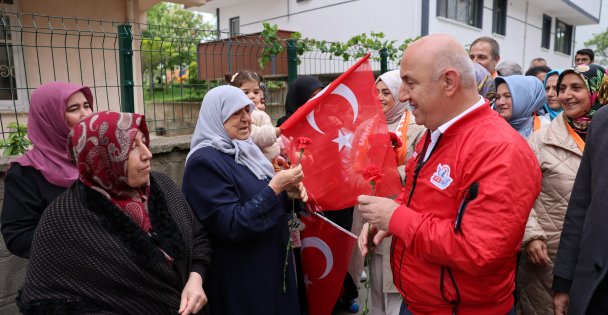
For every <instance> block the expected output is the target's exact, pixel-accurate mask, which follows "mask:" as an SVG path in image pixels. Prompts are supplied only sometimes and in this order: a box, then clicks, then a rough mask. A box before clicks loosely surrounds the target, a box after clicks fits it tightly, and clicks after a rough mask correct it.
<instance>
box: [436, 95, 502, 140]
mask: <svg viewBox="0 0 608 315" xmlns="http://www.w3.org/2000/svg"><path fill="white" fill-rule="evenodd" d="M494 116H496V117H498V113H496V112H495V111H494V110H492V108H490V104H489V103H488V101H487V100H485V103H484V105H482V106H480V107H478V108H475V109H474V110H472V111H471V112H469V113H467V114H466V115H465V116H463V117H461V118H460V119H458V120H457V121H456V122H454V124H453V125H451V126H450V127H449V128H448V129H447V130H446V131H445V132H444V133H443V135H444V136H449V135H452V134H456V133H458V132H459V130H460V129H462V128H463V127H466V126H472V125H475V124H478V123H481V122H482V121H484V120H487V119H489V118H492V117H494ZM499 118H500V117H499ZM500 119H502V118H500ZM502 120H503V121H504V123H505V124H506V123H507V122H506V120H504V119H502Z"/></svg>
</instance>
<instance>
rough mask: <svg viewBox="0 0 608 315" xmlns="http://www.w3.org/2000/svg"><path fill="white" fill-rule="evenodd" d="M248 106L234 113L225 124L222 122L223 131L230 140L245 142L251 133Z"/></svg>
mask: <svg viewBox="0 0 608 315" xmlns="http://www.w3.org/2000/svg"><path fill="white" fill-rule="evenodd" d="M249 111H250V109H249V105H246V106H245V107H243V108H241V109H240V110H238V111H236V112H234V114H232V115H231V116H230V117H228V119H227V120H226V122H224V129H226V133H227V134H228V137H230V139H236V140H247V139H249V134H250V133H251V113H250V112H249Z"/></svg>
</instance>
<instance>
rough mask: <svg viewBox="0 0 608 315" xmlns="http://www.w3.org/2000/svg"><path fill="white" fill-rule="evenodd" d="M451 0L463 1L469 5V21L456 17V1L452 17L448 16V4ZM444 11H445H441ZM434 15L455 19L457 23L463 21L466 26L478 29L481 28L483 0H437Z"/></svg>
mask: <svg viewBox="0 0 608 315" xmlns="http://www.w3.org/2000/svg"><path fill="white" fill-rule="evenodd" d="M453 1H463V2H466V4H468V6H469V10H470V12H469V16H468V17H469V19H472V20H469V21H462V20H459V19H458V8H459V6H458V3H456V5H455V9H456V10H455V13H454V16H453V17H450V13H449V11H450V10H449V7H450V6H449V4H450V2H453ZM443 11H445V12H443ZM436 15H437V16H438V17H442V18H445V19H449V20H452V21H456V22H458V23H463V24H465V25H468V26H472V27H475V28H478V29H482V28H483V0H437V12H436Z"/></svg>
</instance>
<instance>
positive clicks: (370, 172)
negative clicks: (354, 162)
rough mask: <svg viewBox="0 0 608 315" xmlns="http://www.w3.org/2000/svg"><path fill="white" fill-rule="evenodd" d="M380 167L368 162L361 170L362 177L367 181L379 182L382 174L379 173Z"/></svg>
mask: <svg viewBox="0 0 608 315" xmlns="http://www.w3.org/2000/svg"><path fill="white" fill-rule="evenodd" d="M381 172H382V169H380V168H379V167H378V165H376V164H370V165H368V166H367V167H366V168H365V169H364V170H363V178H365V180H366V181H368V182H370V183H371V182H374V183H379V182H381V181H382V178H383V177H384V174H382V173H381Z"/></svg>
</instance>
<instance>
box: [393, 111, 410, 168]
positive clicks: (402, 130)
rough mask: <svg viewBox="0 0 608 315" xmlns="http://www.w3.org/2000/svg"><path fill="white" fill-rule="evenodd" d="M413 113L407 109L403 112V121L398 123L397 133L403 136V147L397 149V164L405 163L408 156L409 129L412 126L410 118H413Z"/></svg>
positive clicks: (400, 136)
mask: <svg viewBox="0 0 608 315" xmlns="http://www.w3.org/2000/svg"><path fill="white" fill-rule="evenodd" d="M411 116H412V113H410V112H409V111H408V110H406V111H405V112H404V113H403V117H402V118H401V121H399V125H397V130H395V134H397V136H398V137H399V138H401V143H402V145H401V147H400V148H399V149H397V151H396V152H395V153H397V166H399V165H405V157H406V156H407V147H408V143H407V130H408V128H409V127H410V119H411Z"/></svg>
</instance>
